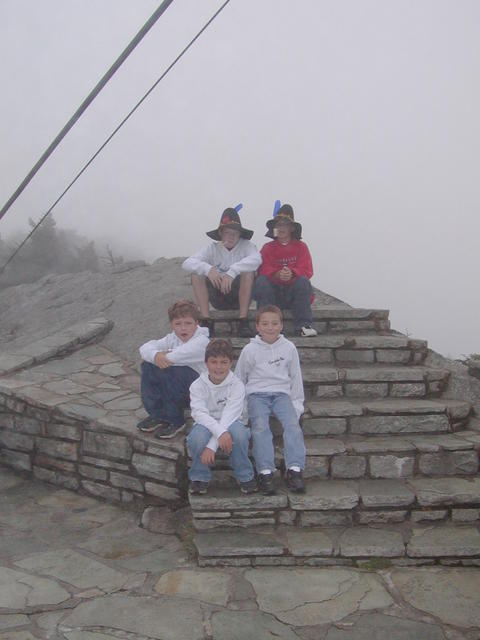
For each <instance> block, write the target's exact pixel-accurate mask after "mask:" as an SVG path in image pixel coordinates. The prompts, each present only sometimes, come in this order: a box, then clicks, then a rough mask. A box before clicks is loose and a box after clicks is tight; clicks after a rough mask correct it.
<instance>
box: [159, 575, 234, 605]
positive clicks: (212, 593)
mask: <svg viewBox="0 0 480 640" xmlns="http://www.w3.org/2000/svg"><path fill="white" fill-rule="evenodd" d="M230 583H231V576H230V575H229V574H228V573H220V572H218V571H205V570H203V571H202V570H199V569H180V570H178V571H169V572H168V573H165V574H164V575H163V576H162V577H161V578H160V580H158V582H157V583H156V584H155V587H154V589H155V591H156V593H160V594H162V595H166V596H181V597H183V598H190V599H192V600H201V601H202V602H208V603H210V604H216V605H220V606H223V607H225V606H226V604H227V601H228V595H229V587H230Z"/></svg>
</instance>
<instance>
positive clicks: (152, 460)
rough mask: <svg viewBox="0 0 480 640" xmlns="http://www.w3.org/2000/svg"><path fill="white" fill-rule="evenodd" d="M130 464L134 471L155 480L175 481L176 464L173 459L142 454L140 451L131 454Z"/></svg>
mask: <svg viewBox="0 0 480 640" xmlns="http://www.w3.org/2000/svg"><path fill="white" fill-rule="evenodd" d="M132 466H133V467H134V468H135V469H136V471H137V472H138V473H139V474H140V475H142V476H147V477H148V478H155V479H156V480H163V481H167V482H169V481H175V480H176V475H175V471H176V465H175V463H174V462H173V461H171V460H167V459H165V458H158V457H156V456H155V457H154V456H144V455H142V454H141V453H134V454H133V456H132Z"/></svg>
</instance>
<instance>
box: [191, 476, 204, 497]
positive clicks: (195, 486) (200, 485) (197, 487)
mask: <svg viewBox="0 0 480 640" xmlns="http://www.w3.org/2000/svg"><path fill="white" fill-rule="evenodd" d="M207 491H208V482H203V480H192V481H191V482H190V486H189V487H188V493H190V494H191V495H192V496H200V495H205V494H206V493H207Z"/></svg>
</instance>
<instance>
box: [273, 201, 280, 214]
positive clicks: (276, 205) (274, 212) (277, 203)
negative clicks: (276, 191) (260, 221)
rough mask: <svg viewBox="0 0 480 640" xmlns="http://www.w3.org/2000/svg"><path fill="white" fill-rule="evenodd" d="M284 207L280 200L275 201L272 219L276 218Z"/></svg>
mask: <svg viewBox="0 0 480 640" xmlns="http://www.w3.org/2000/svg"><path fill="white" fill-rule="evenodd" d="M281 206H282V203H281V202H280V200H275V204H274V205H273V216H272V218H275V216H276V215H277V213H278V210H279V209H280V207H281Z"/></svg>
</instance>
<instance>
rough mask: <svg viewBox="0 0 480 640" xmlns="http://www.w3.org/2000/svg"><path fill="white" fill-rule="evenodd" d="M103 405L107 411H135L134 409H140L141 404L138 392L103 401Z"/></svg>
mask: <svg viewBox="0 0 480 640" xmlns="http://www.w3.org/2000/svg"><path fill="white" fill-rule="evenodd" d="M103 406H104V407H105V409H108V410H109V411H118V410H126V411H135V410H136V409H140V407H141V406H142V400H141V398H140V396H139V395H138V394H136V393H132V394H130V395H128V396H124V397H122V398H116V399H115V400H110V401H108V402H105V403H104V405H103Z"/></svg>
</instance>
